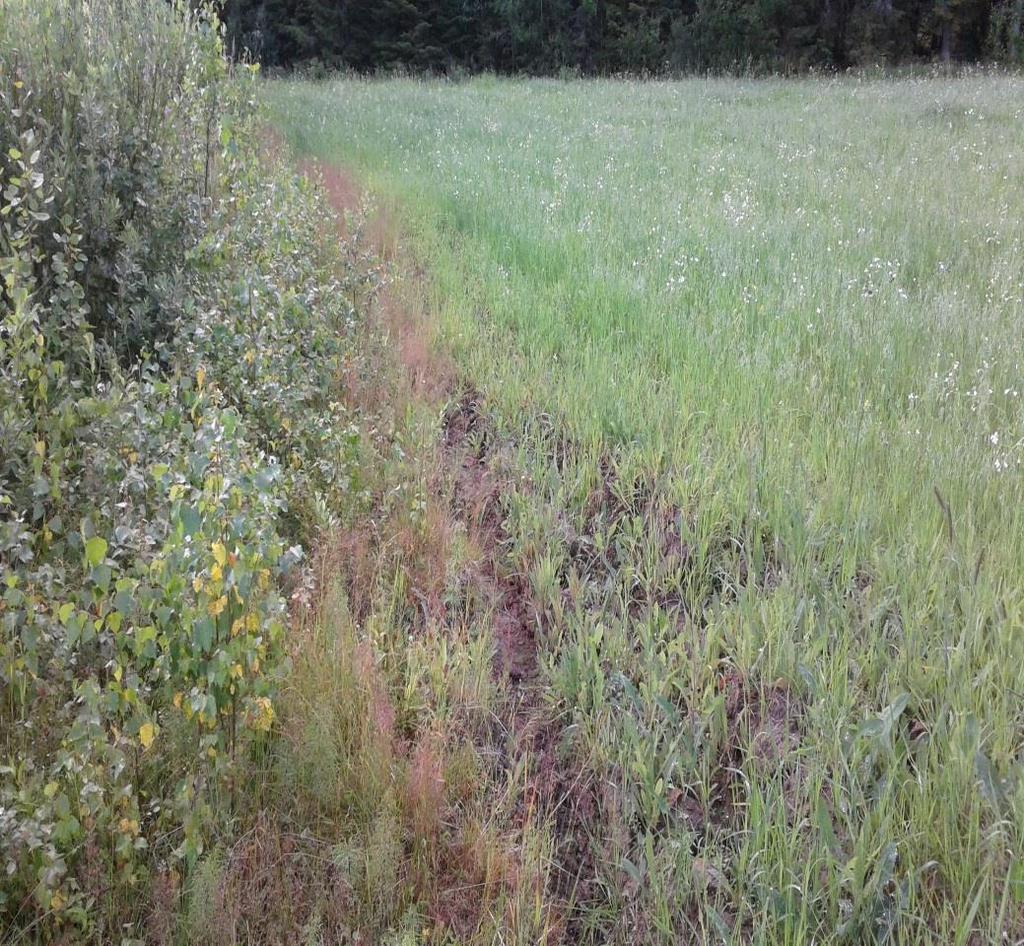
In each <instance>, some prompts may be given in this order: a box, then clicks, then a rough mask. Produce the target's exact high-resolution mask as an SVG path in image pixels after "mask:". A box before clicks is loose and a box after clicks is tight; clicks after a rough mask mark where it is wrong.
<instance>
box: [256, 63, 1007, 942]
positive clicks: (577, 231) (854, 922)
mask: <svg viewBox="0 0 1024 946" xmlns="http://www.w3.org/2000/svg"><path fill="white" fill-rule="evenodd" d="M266 91H267V98H268V100H269V107H270V111H271V114H272V117H273V121H274V123H275V124H276V125H277V126H278V127H279V128H280V129H281V130H282V132H283V133H284V134H285V135H286V136H287V137H288V139H289V140H290V141H291V143H292V144H293V145H294V146H295V147H296V148H297V149H299V150H300V151H303V152H306V153H310V154H313V155H315V156H317V157H319V158H321V159H323V160H326V161H329V162H334V163H339V164H342V165H344V166H346V167H348V168H350V169H352V170H353V171H354V172H355V173H356V174H357V175H358V176H359V177H360V178H361V179H362V180H364V181H365V182H367V183H368V185H369V186H370V187H371V188H372V190H373V191H374V193H375V194H376V195H377V198H378V200H380V201H381V202H383V203H386V204H388V205H389V206H393V207H395V208H397V213H398V217H399V219H400V220H401V222H402V228H403V233H404V238H405V239H406V240H407V241H408V243H409V245H410V247H411V248H412V250H413V252H415V254H416V255H417V257H418V259H419V261H420V263H421V264H422V265H423V267H424V268H425V270H426V272H427V286H428V290H427V291H428V292H429V294H430V300H431V304H432V306H433V308H434V310H435V312H436V314H437V318H438V320H439V324H440V326H441V328H442V331H443V335H444V338H445V340H446V343H447V344H448V346H449V347H450V349H451V351H452V353H453V354H454V355H455V357H456V360H457V362H458V364H459V365H460V369H461V371H462V373H463V375H464V377H465V378H466V379H467V380H468V382H469V383H471V384H472V385H473V386H474V387H475V388H476V389H478V390H479V391H480V392H482V394H483V395H484V397H485V398H486V403H487V405H488V409H489V411H490V412H491V414H492V417H493V421H494V423H495V424H496V425H497V426H498V428H499V429H500V431H501V433H502V435H503V436H504V438H505V440H506V441H507V443H508V444H510V445H511V452H512V454H513V458H512V460H511V461H509V462H511V463H512V465H513V466H514V467H515V468H516V469H518V470H519V471H521V473H522V474H523V476H522V485H521V486H520V487H517V488H515V489H510V490H508V492H507V494H506V495H505V496H504V497H503V512H504V515H505V517H506V518H505V528H506V530H507V533H508V535H509V537H510V546H511V547H510V549H509V552H508V556H509V567H510V568H514V569H516V570H518V571H519V572H520V573H521V574H522V575H524V576H525V577H526V578H527V579H528V581H529V586H530V588H531V589H532V592H533V596H534V598H535V600H536V602H537V603H538V608H539V610H540V611H541V612H543V620H542V621H541V624H542V626H543V643H542V654H541V660H542V664H543V667H544V671H543V673H544V682H545V684H546V686H547V688H548V693H549V697H550V701H551V703H552V705H553V706H554V707H555V708H556V710H557V712H558V714H559V718H560V719H561V720H562V722H563V723H564V727H565V732H566V734H567V735H566V739H565V742H566V745H568V746H569V749H568V750H567V751H570V752H571V754H572V758H573V760H574V764H575V765H577V766H578V768H579V771H580V773H581V780H582V783H584V784H587V785H589V786H590V790H591V792H592V795H593V798H594V803H593V805H592V806H591V807H592V808H593V812H592V813H591V814H590V815H589V816H588V820H587V822H586V824H585V825H584V826H583V827H584V834H585V835H586V837H585V839H584V841H585V843H584V846H585V847H586V848H587V850H588V851H589V860H587V862H586V865H585V866H584V867H580V866H577V877H576V885H575V887H574V897H573V899H574V904H575V907H574V908H575V920H574V921H573V922H574V923H575V924H576V925H575V926H574V927H572V929H573V930H574V935H576V936H577V937H578V938H579V939H580V940H581V941H595V942H610V941H616V942H641V941H647V942H675V941H678V940H679V938H680V937H681V936H690V937H692V938H694V939H704V938H709V939H712V940H714V939H716V938H718V939H721V940H724V941H736V942H741V941H742V942H748V941H753V942H759V943H760V942H764V943H794V944H795V943H809V942H812V941H813V942H875V941H885V940H889V941H897V942H908V943H927V942H951V943H969V942H970V943H981V942H992V943H995V942H1007V941H1020V940H1021V938H1022V937H1024V908H1022V899H1024V865H1022V862H1021V858H1022V853H1024V852H1022V840H1024V838H1022V831H1024V813H1022V812H1024V808H1022V802H1024V795H1022V790H1024V782H1022V780H1021V778H1020V752H1021V724H1022V717H1024V714H1022V702H1021V694H1022V690H1024V681H1022V671H1021V667H1022V657H1024V637H1022V633H1021V632H1022V625H1024V594H1022V591H1024V583H1022V581H1021V575H1022V569H1024V521H1022V512H1021V510H1022V499H1024V481H1022V465H1021V461H1022V455H1024V408H1022V402H1021V392H1022V391H1024V378H1022V356H1024V343H1022V338H1021V330H1020V326H1021V317H1022V314H1024V255H1022V250H1024V235H1022V230H1021V224H1020V209H1021V207H1024V173H1022V170H1024V165H1022V155H1024V124H1022V119H1024V80H1022V79H1020V78H1017V77H1012V76H994V75H976V76H965V77H961V78H957V79H935V78H931V79H906V80H900V81H893V80H886V79H874V80H867V79H835V80H824V79H808V80H800V81H740V80H725V79H721V80H689V81H680V82H648V83H640V82H630V81H610V80H609V81H586V82H583V81H570V82H560V81H550V80H528V81H527V80H523V81H510V80H496V79H490V78H481V79H476V80H472V81H468V82H464V83H445V82H425V81H413V80H390V81H356V80H344V81H331V82H325V83H319V84H314V83H306V82H299V81H287V82H285V81H281V82H273V83H268V85H267V89H266ZM595 497H597V501H595ZM578 827H579V826H577V828H578ZM584 873H587V874H588V877H587V878H586V880H585V879H584V878H583V874H584Z"/></svg>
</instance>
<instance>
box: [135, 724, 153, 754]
mask: <svg viewBox="0 0 1024 946" xmlns="http://www.w3.org/2000/svg"><path fill="white" fill-rule="evenodd" d="M155 738H156V728H155V727H154V726H153V724H152V723H143V724H142V726H141V727H140V728H139V742H141V743H142V748H143V749H148V748H149V747H150V746H151V745H153V740H154V739H155Z"/></svg>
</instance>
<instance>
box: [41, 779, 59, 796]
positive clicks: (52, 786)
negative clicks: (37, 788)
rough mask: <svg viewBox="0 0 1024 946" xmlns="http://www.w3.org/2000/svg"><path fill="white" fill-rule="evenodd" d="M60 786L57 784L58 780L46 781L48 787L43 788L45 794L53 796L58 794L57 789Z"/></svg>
mask: <svg viewBox="0 0 1024 946" xmlns="http://www.w3.org/2000/svg"><path fill="white" fill-rule="evenodd" d="M58 788H59V786H58V785H57V783H56V782H47V783H46V788H44V789H43V794H44V795H45V796H46V797H47V798H53V796H54V795H56V794H57V789H58Z"/></svg>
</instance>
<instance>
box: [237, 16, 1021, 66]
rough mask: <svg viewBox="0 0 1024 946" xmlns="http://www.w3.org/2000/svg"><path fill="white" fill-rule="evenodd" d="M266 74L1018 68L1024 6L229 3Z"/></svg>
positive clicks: (242, 46)
mask: <svg viewBox="0 0 1024 946" xmlns="http://www.w3.org/2000/svg"><path fill="white" fill-rule="evenodd" d="M224 15H225V19H226V21H227V24H228V31H229V36H230V37H231V38H232V41H233V42H234V45H235V48H236V50H237V51H241V50H247V51H248V52H249V54H250V55H252V56H254V57H256V58H258V59H259V60H260V61H262V62H263V63H264V64H265V65H267V66H272V67H285V68H290V67H308V68H323V69H336V68H345V69H353V70H356V71H359V72H372V71H377V70H396V69H407V70H413V71H417V72H432V73H448V74H451V73H458V72H467V71H468V72H477V71H493V72H499V73H531V74H542V75H550V74H558V73H561V72H581V73H587V74H609V73H619V72H629V73H643V72H649V73H666V72H702V71H707V70H712V71H725V70H730V71H755V72H765V71H784V72H791V71H800V70H805V69H811V68H823V69H845V68H849V67H856V66H865V65H874V64H881V65H885V66H898V65H906V64H912V63H920V62H932V61H945V62H978V61H998V62H1007V63H1021V62H1022V61H1024V31H1022V22H1024V0H225V11H224Z"/></svg>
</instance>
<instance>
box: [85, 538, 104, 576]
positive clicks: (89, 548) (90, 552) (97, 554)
mask: <svg viewBox="0 0 1024 946" xmlns="http://www.w3.org/2000/svg"><path fill="white" fill-rule="evenodd" d="M106 554H107V540H106V539H102V538H100V537H99V536H98V535H94V536H93V537H92V538H91V539H89V540H88V541H87V542H86V543H85V557H86V560H87V561H88V562H89V565H90V566H92V567H93V568H95V567H96V566H97V565H99V564H100V563H101V562H102V561H103V559H104V557H105V556H106Z"/></svg>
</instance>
